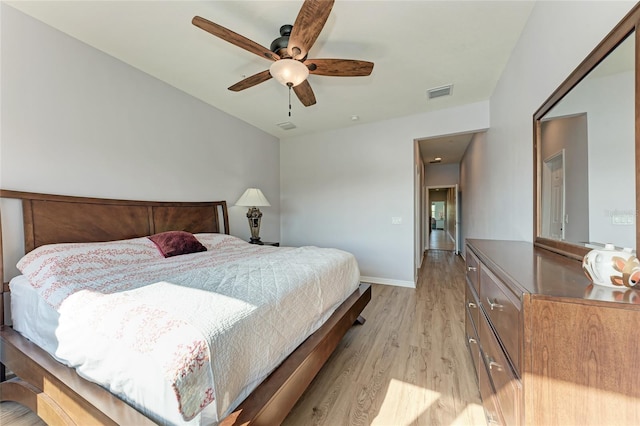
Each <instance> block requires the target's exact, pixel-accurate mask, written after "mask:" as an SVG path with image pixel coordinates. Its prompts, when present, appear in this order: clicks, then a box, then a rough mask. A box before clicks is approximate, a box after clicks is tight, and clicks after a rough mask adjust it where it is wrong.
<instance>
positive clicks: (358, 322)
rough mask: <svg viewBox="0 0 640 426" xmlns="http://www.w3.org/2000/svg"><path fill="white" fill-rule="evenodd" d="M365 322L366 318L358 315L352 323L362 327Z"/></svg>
mask: <svg viewBox="0 0 640 426" xmlns="http://www.w3.org/2000/svg"><path fill="white" fill-rule="evenodd" d="M365 321H366V318H365V317H363V316H362V315H358V318H356V320H355V321H354V322H353V325H362V324H364V322H365Z"/></svg>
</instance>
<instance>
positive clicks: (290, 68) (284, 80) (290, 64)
mask: <svg viewBox="0 0 640 426" xmlns="http://www.w3.org/2000/svg"><path fill="white" fill-rule="evenodd" d="M269 72H270V73H271V76H272V77H273V78H275V79H276V80H278V81H279V82H280V84H282V85H284V86H288V85H289V83H291V85H292V86H297V85H298V84H300V83H302V82H303V81H305V80H306V79H307V77H309V69H308V68H307V66H306V65H305V64H303V63H302V62H300V61H296V60H295V59H280V60H278V61H275V62H274V63H273V64H271V67H269Z"/></svg>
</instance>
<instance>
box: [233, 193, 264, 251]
mask: <svg viewBox="0 0 640 426" xmlns="http://www.w3.org/2000/svg"><path fill="white" fill-rule="evenodd" d="M270 205H271V204H269V201H267V197H265V196H264V194H263V193H262V191H260V190H259V189H258V188H249V189H247V190H246V191H244V194H242V196H241V197H240V198H239V199H238V201H236V206H241V207H249V211H248V212H247V219H248V220H249V229H250V230H251V239H250V240H249V242H250V243H251V244H263V243H262V241H260V221H261V220H262V212H261V211H260V209H259V208H258V207H264V206H270Z"/></svg>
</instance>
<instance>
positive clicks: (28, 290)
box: [10, 236, 359, 425]
mask: <svg viewBox="0 0 640 426" xmlns="http://www.w3.org/2000/svg"><path fill="white" fill-rule="evenodd" d="M216 238H220V237H216ZM222 238H232V239H233V238H234V237H229V236H224V237H222ZM203 240H206V238H203ZM236 240H237V239H236ZM232 243H233V245H234V247H236V249H237V250H239V251H242V250H245V248H244V247H245V246H243V245H242V244H246V245H247V246H250V245H249V244H248V243H246V242H243V241H241V240H237V241H233V240H232ZM205 245H207V244H206V243H205ZM247 250H251V251H252V254H251V255H249V256H241V258H239V257H238V256H235V255H234V256H227V258H226V259H225V261H221V262H217V264H216V266H215V267H212V268H207V269H200V270H198V271H196V272H191V271H190V272H184V271H183V272H182V273H181V274H179V275H178V276H176V277H173V278H172V279H171V280H169V282H167V281H159V282H154V283H153V284H151V285H144V286H140V287H139V288H134V289H130V290H127V291H125V292H123V294H126V295H127V296H131V297H138V298H142V299H144V300H149V299H151V298H152V297H150V296H151V295H153V294H157V293H158V292H164V295H165V296H163V297H160V298H158V300H159V302H158V304H157V306H160V307H163V306H161V305H163V304H169V303H170V304H173V305H178V311H179V312H185V311H190V308H189V307H190V306H192V305H190V303H192V302H189V301H187V300H186V297H185V296H184V295H185V294H187V293H189V292H197V291H200V290H201V287H202V284H201V283H206V285H204V287H206V288H207V289H208V290H209V293H207V294H206V296H204V297H200V298H199V299H201V300H200V302H202V300H206V301H207V302H206V303H208V304H210V305H207V306H212V308H211V309H212V311H214V312H213V313H212V315H213V316H214V318H215V319H214V324H213V325H211V324H209V323H207V322H206V321H205V319H201V318H198V317H195V316H193V315H191V313H185V314H184V315H183V318H185V319H186V320H187V321H188V322H189V324H190V325H194V326H198V327H199V330H204V331H203V334H204V335H210V336H213V337H210V338H209V345H210V348H209V349H210V351H211V370H212V372H213V382H214V383H215V385H214V393H215V399H214V401H213V402H212V403H210V404H209V405H207V406H206V407H204V409H203V410H202V411H201V412H199V413H198V414H197V415H196V416H195V417H194V418H193V419H191V420H188V421H187V420H185V418H184V416H182V415H181V414H180V411H179V408H180V403H179V401H177V400H176V394H175V389H172V388H171V386H169V385H168V384H167V382H166V381H165V380H164V379H163V378H162V375H159V374H157V373H156V372H154V371H153V370H152V369H151V367H150V365H151V364H149V363H147V362H145V361H144V358H140V357H138V356H133V355H129V354H127V353H125V352H124V348H123V347H121V346H118V344H117V342H115V343H109V344H107V345H105V346H104V347H103V349H102V350H101V351H100V352H102V353H101V356H104V357H105V358H107V360H106V361H104V364H105V365H108V366H109V368H108V369H107V368H105V367H104V366H100V364H101V363H102V362H103V360H99V359H97V358H96V357H92V355H91V354H89V355H87V354H86V353H83V354H82V356H78V355H77V354H78V353H79V352H80V351H82V350H83V348H82V346H81V343H82V341H84V340H90V339H91V338H92V336H91V334H92V333H91V331H92V330H91V329H90V327H85V329H83V327H82V326H81V325H77V324H76V325H73V326H69V325H68V324H69V323H73V322H74V321H70V320H69V319H75V320H76V321H75V322H76V323H78V322H80V323H82V322H83V321H82V320H78V318H81V317H78V318H75V317H74V315H79V313H80V312H81V311H82V310H83V305H82V304H77V305H75V306H74V305H73V304H68V305H67V306H66V308H67V310H69V309H70V310H71V311H73V314H72V315H71V316H69V315H68V314H67V318H66V321H65V318H61V314H60V313H61V312H63V315H64V312H65V311H64V309H56V308H54V307H52V306H51V304H50V303H47V301H46V300H45V299H44V298H43V297H42V296H41V294H40V293H39V292H38V291H37V290H36V289H35V288H34V286H33V285H32V284H31V283H30V281H29V280H28V279H27V278H26V277H25V276H22V275H21V276H19V277H16V278H14V279H13V280H11V283H10V287H11V294H12V297H11V309H12V320H13V324H14V329H15V330H16V331H18V332H19V333H21V334H22V335H24V336H25V337H27V338H28V339H30V340H31V341H33V342H34V343H36V344H37V345H38V346H40V347H42V348H43V349H45V350H46V351H47V352H48V353H50V354H52V355H53V356H54V357H55V358H56V359H58V360H59V361H61V362H62V363H64V364H67V365H70V366H72V367H75V368H76V370H77V371H78V373H79V374H80V375H82V376H83V377H85V378H87V379H89V380H91V381H94V382H96V383H99V384H101V385H103V386H104V387H105V388H107V389H109V390H110V391H111V392H112V393H114V394H116V395H118V396H119V397H120V398H122V399H123V400H125V401H127V402H129V403H130V404H131V405H133V406H135V407H136V408H138V409H139V410H141V411H142V412H144V413H145V414H146V415H148V416H149V417H150V418H152V419H153V420H154V421H157V422H159V423H163V424H187V425H199V424H215V423H216V422H217V421H218V419H220V418H223V417H225V416H226V415H227V414H229V413H230V412H231V411H232V410H233V409H234V408H235V407H236V406H237V405H238V404H239V403H240V402H241V401H242V400H244V398H246V396H247V395H248V394H250V393H251V392H252V391H253V390H254V389H255V388H256V387H257V386H258V385H259V383H260V382H262V380H264V378H266V376H267V375H268V374H269V373H270V372H271V371H272V370H273V369H274V368H275V367H277V365H279V364H280V363H281V362H282V360H283V359H284V358H286V356H287V355H288V354H289V353H290V352H291V351H293V350H294V349H295V347H297V346H298V345H299V344H300V343H301V342H302V341H304V339H306V337H308V336H309V335H310V334H311V333H313V332H314V331H315V330H317V329H318V328H319V327H320V325H322V323H324V322H325V321H326V319H327V318H328V317H329V316H330V315H331V314H332V313H333V312H334V311H335V309H336V308H337V307H338V306H339V305H340V303H342V301H344V300H345V299H346V297H348V296H349V295H350V294H351V293H352V292H353V291H354V290H355V289H356V288H357V286H358V281H359V272H358V269H357V264H356V263H355V259H354V258H353V256H352V255H350V254H348V253H344V252H340V251H331V252H329V253H331V255H332V256H336V255H339V257H346V258H348V261H347V262H346V263H345V264H343V265H341V266H339V267H336V268H333V267H331V269H332V271H331V272H330V273H329V274H326V273H321V272H320V269H318V272H315V270H314V269H313V268H311V269H308V270H307V269H305V271H304V272H301V271H302V269H299V270H296V268H295V265H292V262H293V263H295V262H296V260H295V259H296V258H297V254H296V251H298V252H300V253H303V254H304V255H303V257H306V259H307V261H309V262H311V263H313V262H314V261H315V260H314V259H316V258H318V259H320V258H322V257H323V256H324V255H325V254H326V253H327V252H325V251H323V250H331V249H317V248H300V249H286V248H285V249H278V248H271V247H270V248H267V247H265V248H263V249H258V248H257V247H255V246H252V247H247ZM223 256H224V255H223ZM281 264H283V265H284V266H279V265H281ZM260 265H263V266H264V267H263V266H260ZM283 268H284V269H283ZM289 270H296V271H294V272H290V271H289ZM265 271H267V272H265ZM234 274H235V275H234ZM298 275H305V277H304V279H302V280H301V282H302V284H300V285H298V284H293V283H294V282H295V281H297V280H298V278H299V277H297V276H298ZM323 277H324V278H323ZM327 277H328V278H327ZM325 278H326V279H325ZM327 280H328V281H327ZM176 284H177V285H176ZM298 286H299V287H300V289H299V290H295V291H293V288H294V287H298ZM275 289H277V291H276V290H275ZM176 292H178V293H176ZM260 293H262V294H260ZM200 294H204V293H200ZM69 299H72V298H69ZM172 299H173V300H172ZM263 299H265V300H266V302H264V303H267V304H271V305H272V307H271V308H269V311H268V313H267V314H266V316H263V317H260V318H262V319H257V320H254V321H257V323H255V322H254V323H251V322H247V321H248V320H247V318H249V317H251V316H252V315H253V314H252V312H253V310H260V309H263V308H262V303H263ZM238 301H241V302H242V303H240V302H238ZM69 303H71V302H69ZM78 303H79V302H78ZM82 303H84V302H82ZM234 303H235V304H240V305H242V306H248V307H249V308H244V307H243V308H242V309H240V310H239V311H238V312H241V314H240V315H236V316H237V317H238V318H236V319H234V320H233V321H236V320H237V321H238V323H239V325H236V326H234V327H232V326H231V324H224V327H222V326H220V324H221V323H226V322H227V319H226V318H225V317H223V316H222V313H221V312H223V311H224V310H225V309H229V307H230V306H233V305H234ZM196 304H197V303H196ZM96 306H100V305H96ZM214 306H217V307H214ZM163 308H164V307H163ZM194 310H195V311H197V309H194ZM301 310H302V311H304V312H301ZM307 311H309V312H307ZM311 311H314V312H313V314H311V315H309V317H308V318H306V319H303V317H305V316H308V315H307V314H308V313H310V312H311ZM110 315H115V314H114V313H110ZM216 315H218V316H217V317H216ZM245 317H246V318H245ZM294 318H295V319H296V320H294ZM298 319H299V321H298ZM207 321H208V320H207ZM300 321H303V322H305V323H304V325H298V326H296V327H297V329H298V330H297V331H295V336H293V335H291V336H289V337H287V339H286V341H283V340H282V339H283V337H282V336H285V335H288V333H289V332H288V331H287V332H285V331H283V330H281V329H279V328H280V327H282V326H283V324H284V323H287V322H291V323H292V325H293V324H295V323H297V322H300ZM110 322H112V320H110ZM231 322H232V321H231ZM269 323H273V324H272V325H271V326H270V327H269V326H268V324H269ZM219 328H220V329H224V330H223V333H222V335H219V334H215V333H218V329H219ZM258 330H259V332H257V333H256V331H258ZM256 334H257V335H256ZM78 336H81V338H78ZM292 336H293V337H292ZM245 340H246V341H247V343H246V344H245V342H244V341H245ZM70 342H71V343H70ZM76 342H77V345H78V347H77V348H75V347H74V346H75V345H76ZM239 342H242V343H239ZM271 342H275V343H276V344H275V346H271ZM85 344H86V342H85ZM256 352H258V358H255V356H256ZM251 357H254V358H251ZM243 375H245V376H243ZM240 376H243V377H240Z"/></svg>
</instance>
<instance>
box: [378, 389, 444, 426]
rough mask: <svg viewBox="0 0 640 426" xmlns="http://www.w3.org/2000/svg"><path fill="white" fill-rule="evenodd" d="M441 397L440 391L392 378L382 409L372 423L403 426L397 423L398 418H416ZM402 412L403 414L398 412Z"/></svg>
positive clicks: (381, 425)
mask: <svg viewBox="0 0 640 426" xmlns="http://www.w3.org/2000/svg"><path fill="white" fill-rule="evenodd" d="M439 398H440V393H438V392H434V391H432V390H430V389H425V388H423V387H420V386H416V385H413V384H411V383H406V382H403V381H400V380H397V379H391V381H390V382H389V387H388V388H387V393H386V396H385V398H384V401H383V402H382V405H381V406H380V411H379V412H378V415H377V416H376V418H375V419H373V421H372V422H371V425H373V426H375V425H378V426H387V425H397V426H402V425H398V424H397V419H399V418H410V419H416V418H418V417H419V416H420V415H421V414H422V413H423V412H425V411H426V410H427V409H428V408H429V406H430V405H431V404H433V403H434V402H436V401H437V400H438V399H439ZM405 401H406V402H405ZM417 401H420V403H416V402H417ZM400 412H401V413H402V414H398V413H400ZM403 425H404V424H403Z"/></svg>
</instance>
